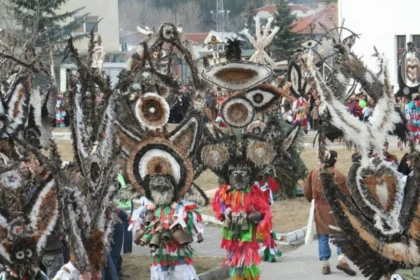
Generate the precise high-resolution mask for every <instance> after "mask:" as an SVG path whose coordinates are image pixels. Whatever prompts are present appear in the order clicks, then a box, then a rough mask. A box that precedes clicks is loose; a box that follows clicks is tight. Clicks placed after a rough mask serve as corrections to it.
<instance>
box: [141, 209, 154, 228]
mask: <svg viewBox="0 0 420 280" xmlns="http://www.w3.org/2000/svg"><path fill="white" fill-rule="evenodd" d="M154 219H155V215H154V214H153V211H147V213H146V216H145V217H144V220H143V223H144V224H145V225H146V226H148V225H149V224H150V223H151V222H153V220H154Z"/></svg>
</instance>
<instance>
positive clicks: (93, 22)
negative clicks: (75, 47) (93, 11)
mask: <svg viewBox="0 0 420 280" xmlns="http://www.w3.org/2000/svg"><path fill="white" fill-rule="evenodd" d="M98 21H99V18H98V17H94V16H88V17H86V20H85V22H83V23H82V24H81V25H80V27H79V28H78V29H76V31H75V32H76V33H90V31H91V30H92V29H93V32H94V33H98V31H99V30H98V25H99V24H97V22H98Z"/></svg>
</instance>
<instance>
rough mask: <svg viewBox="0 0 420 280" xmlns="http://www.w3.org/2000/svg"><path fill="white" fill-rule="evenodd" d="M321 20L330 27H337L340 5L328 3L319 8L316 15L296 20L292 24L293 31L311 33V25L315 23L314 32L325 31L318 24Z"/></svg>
mask: <svg viewBox="0 0 420 280" xmlns="http://www.w3.org/2000/svg"><path fill="white" fill-rule="evenodd" d="M319 22H320V23H323V24H324V25H325V26H326V27H327V28H328V29H332V28H334V27H336V25H337V22H338V5H337V4H329V5H326V6H325V7H324V8H321V9H319V10H317V11H316V13H315V14H314V15H312V16H310V17H307V18H304V19H302V20H300V21H298V22H296V23H295V24H294V25H293V26H292V32H295V33H300V34H309V33H310V32H311V28H310V26H311V25H314V26H315V29H314V31H313V33H315V34H317V33H324V32H323V30H322V28H321V27H320V26H319V24H318V23H319Z"/></svg>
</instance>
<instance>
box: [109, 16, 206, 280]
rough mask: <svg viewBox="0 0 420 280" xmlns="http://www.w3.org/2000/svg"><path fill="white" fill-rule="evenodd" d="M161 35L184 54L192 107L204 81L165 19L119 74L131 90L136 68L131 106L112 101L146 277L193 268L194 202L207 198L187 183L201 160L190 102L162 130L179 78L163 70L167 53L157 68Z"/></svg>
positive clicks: (198, 120) (197, 219)
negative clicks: (135, 202) (145, 254)
mask: <svg viewBox="0 0 420 280" xmlns="http://www.w3.org/2000/svg"><path fill="white" fill-rule="evenodd" d="M163 43H167V44H169V45H170V46H171V49H173V48H176V49H177V50H179V51H180V52H182V53H183V54H184V55H185V57H186V59H187V63H188V64H189V65H190V67H191V71H192V73H193V75H192V76H193V82H194V85H195V88H196V90H197V92H196V93H195V94H194V96H192V103H193V106H192V107H194V108H196V109H201V108H202V106H203V104H202V103H203V102H201V101H200V100H202V96H201V90H202V89H204V85H203V84H202V81H201V79H200V78H199V77H198V69H197V64H199V62H197V61H193V59H196V55H194V54H192V52H191V51H190V50H189V43H188V42H186V41H184V40H183V38H182V34H181V33H180V32H178V30H177V29H176V27H175V26H174V25H173V24H171V23H164V24H162V25H161V27H160V28H159V30H158V31H157V32H156V33H152V34H150V36H149V37H148V38H146V39H145V40H144V41H143V42H142V43H141V45H140V47H139V49H138V52H137V53H136V54H135V55H133V57H132V59H131V61H130V63H129V64H131V65H129V67H128V70H127V71H126V72H125V73H122V75H121V79H120V84H119V87H120V89H122V90H124V92H126V91H130V90H131V85H133V84H134V83H136V82H137V81H138V80H137V77H139V76H140V84H141V88H142V92H141V95H140V97H139V99H138V100H137V102H136V104H135V105H134V108H133V106H132V104H130V102H129V100H128V94H124V95H123V96H121V98H120V101H121V102H119V108H118V109H117V118H118V121H117V128H118V132H119V138H120V141H121V144H122V151H123V153H124V155H125V156H126V157H127V165H126V175H127V177H128V179H129V181H130V183H131V186H132V188H131V189H130V188H129V189H128V190H127V191H126V193H125V194H124V195H125V196H126V197H127V199H128V198H129V199H132V198H134V197H139V196H143V197H142V205H141V207H140V208H139V209H137V210H136V211H135V215H133V231H134V235H135V237H134V242H135V243H136V244H137V245H141V246H148V247H149V248H150V249H151V279H153V280H155V279H156V280H167V279H174V280H191V279H198V276H197V274H196V272H195V269H194V266H193V249H192V247H191V246H190V244H191V243H192V242H193V241H197V242H201V241H203V236H202V234H203V227H202V225H201V221H202V218H201V215H200V213H199V211H198V205H207V204H208V198H207V197H206V196H205V194H204V192H203V191H201V190H200V189H199V187H198V186H197V185H195V184H194V180H195V179H196V178H197V177H198V176H199V175H200V174H201V172H202V171H203V170H204V168H205V167H204V166H203V165H202V164H201V163H200V162H199V161H198V160H197V157H196V150H197V148H198V147H199V146H200V145H201V144H202V142H203V141H204V140H203V139H205V138H206V136H205V133H203V127H204V124H203V120H202V117H201V114H200V113H199V112H198V111H196V110H191V111H190V112H189V113H188V114H187V116H186V117H185V118H184V120H183V121H182V123H181V124H179V125H178V126H177V127H176V128H174V129H173V130H172V131H170V132H168V125H167V123H168V119H169V113H170V106H171V104H172V103H173V102H174V98H176V95H177V93H178V83H177V81H176V80H174V79H173V75H172V73H171V72H170V71H171V67H170V66H171V63H172V60H171V58H169V64H168V66H169V67H168V71H167V73H164V72H161V71H158V70H156V69H157V66H158V65H159V64H158V63H159V59H160V57H161V56H160V55H159V54H160V53H162V44H163ZM155 53H157V55H154V54H155ZM151 54H153V55H151ZM162 55H163V54H162ZM193 57H194V58H193ZM146 62H148V64H147V65H146ZM134 119H137V122H133V120H134ZM206 133H207V132H206Z"/></svg>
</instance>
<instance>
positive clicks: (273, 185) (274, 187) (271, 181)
mask: <svg viewBox="0 0 420 280" xmlns="http://www.w3.org/2000/svg"><path fill="white" fill-rule="evenodd" d="M267 181H268V182H267V184H268V186H269V187H270V189H271V191H272V192H275V191H277V190H278V189H279V188H280V184H279V183H278V182H277V181H276V179H274V178H273V177H271V176H268V178H267Z"/></svg>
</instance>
